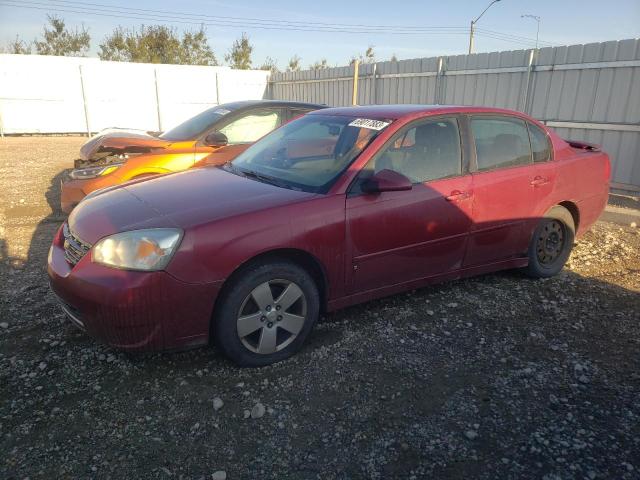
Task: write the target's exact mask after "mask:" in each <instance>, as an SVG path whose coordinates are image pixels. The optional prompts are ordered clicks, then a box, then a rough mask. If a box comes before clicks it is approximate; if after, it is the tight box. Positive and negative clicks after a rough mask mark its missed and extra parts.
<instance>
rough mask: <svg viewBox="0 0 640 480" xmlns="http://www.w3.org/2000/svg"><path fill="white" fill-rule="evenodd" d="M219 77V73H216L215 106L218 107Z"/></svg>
mask: <svg viewBox="0 0 640 480" xmlns="http://www.w3.org/2000/svg"><path fill="white" fill-rule="evenodd" d="M219 76H220V72H216V105H220V81H219V80H218V77H219Z"/></svg>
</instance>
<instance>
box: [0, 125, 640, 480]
mask: <svg viewBox="0 0 640 480" xmlns="http://www.w3.org/2000/svg"><path fill="white" fill-rule="evenodd" d="M82 141H83V139H82V138H73V137H58V138H46V139H43V138H8V139H4V140H0V182H1V183H0V201H1V203H0V275H1V276H0V279H1V280H0V295H1V296H0V436H1V439H0V452H1V453H0V478H20V479H22V478H25V477H30V478H92V477H95V478H163V479H171V478H212V474H214V473H215V472H218V471H224V472H226V475H227V478H229V479H235V478H323V479H325V478H488V479H494V478H538V479H543V478H544V479H548V480H551V479H573V478H575V479H584V478H586V479H595V478H598V479H611V478H627V479H631V478H640V324H639V320H640V275H639V271H640V255H639V253H640V235H639V234H638V233H639V232H638V230H637V229H632V228H630V227H629V228H627V227H619V226H615V225H612V224H606V223H599V224H597V225H596V226H595V227H594V228H593V229H592V231H591V232H589V233H588V234H587V235H586V236H585V237H584V238H583V239H582V240H580V241H579V242H578V244H577V246H576V248H575V250H574V254H573V256H572V258H571V262H570V266H569V267H568V268H566V269H565V270H564V271H563V273H562V274H561V275H560V276H558V277H557V278H553V279H550V280H544V281H534V280H531V279H528V278H525V277H523V276H522V275H520V274H519V273H517V272H507V273H501V274H498V275H488V276H483V277H480V278H475V279H471V280H465V281H460V282H454V283H448V284H444V285H440V286H437V287H433V288H428V289H424V290H419V291H415V292H411V293H409V294H405V295H398V296H395V297H391V298H387V299H384V300H379V301H375V302H370V303H367V304H364V305H361V306H358V307H354V308H349V309H347V310H344V311H341V312H339V313H336V314H332V315H329V316H327V317H326V318H325V319H324V321H323V322H322V323H321V324H320V325H318V327H317V329H316V330H315V332H314V333H313V334H312V337H311V340H310V342H309V344H308V345H307V346H306V348H304V349H303V351H302V352H301V353H300V354H299V355H297V356H296V357H295V358H293V359H290V360H288V361H285V362H283V363H280V364H278V365H275V366H272V367H267V368H262V369H258V370H248V369H239V368H236V367H235V366H234V365H232V364H230V363H229V362H228V361H227V360H225V359H224V358H223V357H221V355H220V354H219V353H217V352H216V351H215V350H214V349H211V348H209V349H200V350H196V351H191V352H186V353H178V354H162V355H144V356H140V355H138V356H131V355H125V354H123V353H120V352H118V351H114V350H112V349H110V348H108V347H106V346H103V345H100V344H99V343H97V342H96V341H94V340H93V339H91V338H89V337H87V336H86V335H84V334H83V333H81V332H79V331H77V330H75V329H74V328H73V327H72V326H71V325H70V324H69V323H68V322H67V321H66V320H65V318H64V316H63V315H62V313H61V311H60V310H59V309H58V308H57V306H56V303H55V300H54V298H53V296H52V295H51V293H50V292H49V290H48V285H47V277H46V272H45V262H46V256H47V249H48V246H49V243H50V240H51V237H52V235H53V233H54V231H55V229H56V228H57V226H58V225H59V224H60V222H61V221H62V220H63V218H64V217H63V216H62V215H61V214H60V213H59V211H58V210H57V208H58V207H57V205H58V195H59V188H58V184H59V178H60V175H59V174H60V172H61V171H62V170H63V169H64V168H66V167H68V166H69V165H70V164H71V160H72V158H74V155H75V154H76V152H77V149H78V147H79V146H80V144H81V143H82ZM216 398H219V399H221V400H222V403H223V405H222V407H221V408H219V407H220V402H219V401H217V400H216V402H214V399H216ZM257 403H260V404H262V405H264V407H266V413H265V414H264V416H262V417H260V418H252V417H251V415H249V412H250V411H251V410H252V409H253V408H254V406H255V405H256V404H257ZM214 404H215V407H214ZM257 410H259V408H256V411H257ZM247 415H249V417H248V418H247ZM214 478H222V474H221V473H220V472H218V473H217V476H216V477H214Z"/></svg>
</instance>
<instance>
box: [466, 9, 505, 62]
mask: <svg viewBox="0 0 640 480" xmlns="http://www.w3.org/2000/svg"><path fill="white" fill-rule="evenodd" d="M499 1H500V0H493V2H491V3H490V4H489V5H487V8H485V9H484V10H483V11H482V13H481V14H480V15H478V18H476V19H475V20H471V30H470V31H469V54H471V53H473V32H474V30H475V25H476V23H478V20H480V17H482V15H484V12H486V11H487V10H489V8H490V7H491V5H493V4H494V3H497V2H499Z"/></svg>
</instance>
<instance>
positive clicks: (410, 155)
mask: <svg viewBox="0 0 640 480" xmlns="http://www.w3.org/2000/svg"><path fill="white" fill-rule="evenodd" d="M373 162H374V165H373V167H374V168H369V170H372V171H374V172H375V173H377V172H379V171H381V170H385V169H386V170H394V171H396V172H398V173H401V174H402V175H404V176H406V177H407V178H408V179H409V180H411V181H412V182H413V183H424V182H427V181H430V180H437V179H440V178H446V177H452V176H455V175H460V174H461V173H462V154H461V150H460V133H459V131H458V122H457V121H456V120H455V119H442V120H430V121H427V122H421V123H419V124H417V125H415V126H412V127H411V128H409V129H405V130H403V131H401V132H399V133H398V134H396V135H395V137H393V138H392V139H391V141H390V142H389V144H388V146H387V147H385V148H384V149H383V150H382V151H381V152H380V153H378V155H376V157H374V158H373Z"/></svg>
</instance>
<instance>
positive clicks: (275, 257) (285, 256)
mask: <svg viewBox="0 0 640 480" xmlns="http://www.w3.org/2000/svg"><path fill="white" fill-rule="evenodd" d="M274 261H287V262H291V263H293V264H295V265H297V266H299V267H300V268H302V269H304V270H305V271H306V272H307V273H308V274H309V275H311V278H313V281H314V282H315V283H316V286H317V287H318V294H319V295H320V312H324V311H326V306H327V296H328V290H329V283H328V277H327V274H326V270H325V267H324V265H323V264H322V263H321V262H320V260H318V259H317V258H316V257H315V256H314V255H312V254H311V253H309V252H307V251H305V250H301V249H297V248H278V249H274V250H269V251H266V252H262V253H259V254H258V255H255V256H253V257H251V258H250V259H248V260H246V261H244V262H243V263H241V264H240V265H238V267H237V268H236V269H235V270H234V271H233V272H232V273H231V275H229V276H228V277H227V279H226V280H225V281H224V283H223V284H222V287H221V289H220V292H219V293H218V296H217V297H216V301H215V303H214V306H213V315H212V319H213V318H215V315H216V311H217V309H218V308H219V306H220V304H221V303H222V302H221V301H220V300H221V298H223V296H224V295H225V294H226V291H227V290H228V289H229V288H231V286H232V285H233V283H234V282H235V280H236V279H237V278H239V277H240V275H242V273H243V272H244V271H245V270H247V269H248V268H251V267H252V266H254V265H257V264H261V263H267V262H274Z"/></svg>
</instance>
